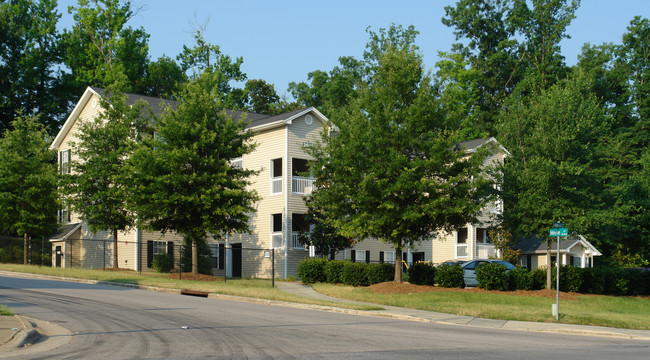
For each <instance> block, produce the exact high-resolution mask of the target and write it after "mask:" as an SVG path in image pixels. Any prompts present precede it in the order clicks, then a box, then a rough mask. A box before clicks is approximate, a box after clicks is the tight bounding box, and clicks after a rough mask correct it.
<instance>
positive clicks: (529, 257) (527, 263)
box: [526, 255, 532, 271]
mask: <svg viewBox="0 0 650 360" xmlns="http://www.w3.org/2000/svg"><path fill="white" fill-rule="evenodd" d="M531 260H532V256H530V255H526V268H527V269H528V271H530V270H531V269H532V266H531V264H530V262H531Z"/></svg>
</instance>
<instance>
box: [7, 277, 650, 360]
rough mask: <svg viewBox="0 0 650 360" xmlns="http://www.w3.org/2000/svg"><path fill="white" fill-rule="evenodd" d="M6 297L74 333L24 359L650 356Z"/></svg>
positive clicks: (402, 325)
mask: <svg viewBox="0 0 650 360" xmlns="http://www.w3.org/2000/svg"><path fill="white" fill-rule="evenodd" d="M0 303H2V304H6V305H8V306H10V307H11V308H12V309H13V310H14V311H15V312H16V313H18V314H21V315H25V316H29V317H32V318H36V319H41V320H45V321H50V322H55V323H57V324H59V325H61V326H63V327H65V328H67V329H69V330H71V331H72V332H74V336H73V337H72V339H71V341H69V343H67V344H66V345H64V346H61V347H59V348H57V349H54V350H50V351H47V352H41V353H29V354H28V353H25V354H21V355H18V354H20V352H17V353H15V354H16V355H18V356H16V357H15V358H24V359H136V358H137V359H170V358H171V359H231V358H235V359H244V358H246V359H267V358H279V359H294V358H296V359H339V358H340V359H351V358H353V359H402V358H404V359H589V360H598V359H626V360H629V359H648V358H649V357H650V343H648V342H645V341H631V340H619V339H610V338H595V337H585V336H567V335H554V334H539V333H526V332H510V331H504V330H490V329H484V328H472V327H468V326H454V325H440V324H431V323H423V322H409V321H401V320H392V319H385V318H375V317H368V316H355V315H348V314H340V313H330V312H323V311H314V310H304V309H295V308H286V307H280V306H272V305H260V304H250V303H242V302H234V301H226V300H217V299H205V298H197V297H190V296H182V295H174V294H167V293H157V292H151V291H144V290H135V289H129V288H122V287H114V286H105V285H86V284H79V283H72V282H65V281H56V280H42V279H29V278H17V277H16V278H13V277H6V276H0ZM66 342H67V341H66ZM20 351H22V350H20ZM12 355H14V354H13V353H12Z"/></svg>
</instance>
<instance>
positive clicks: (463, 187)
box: [311, 25, 487, 282]
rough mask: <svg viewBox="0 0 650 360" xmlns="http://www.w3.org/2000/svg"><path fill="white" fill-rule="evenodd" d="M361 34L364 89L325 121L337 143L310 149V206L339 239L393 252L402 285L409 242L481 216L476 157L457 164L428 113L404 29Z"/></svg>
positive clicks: (429, 98)
mask: <svg viewBox="0 0 650 360" xmlns="http://www.w3.org/2000/svg"><path fill="white" fill-rule="evenodd" d="M368 32H369V35H370V41H369V42H368V44H367V47H366V48H367V51H366V52H365V54H364V59H365V62H364V69H365V72H364V74H366V77H365V80H364V85H363V86H362V87H360V89H359V91H358V96H357V97H355V98H354V99H352V100H351V101H350V102H349V103H348V104H347V105H346V106H345V107H343V108H341V109H340V111H337V112H336V113H335V114H332V116H331V118H330V119H331V120H332V122H333V123H334V125H336V126H337V127H338V130H339V131H338V133H337V136H332V137H327V136H325V137H324V138H323V143H322V144H320V146H316V147H314V148H313V152H312V155H313V156H314V159H315V160H314V161H313V162H312V164H311V169H312V171H313V172H314V175H315V177H316V179H317V184H316V187H317V188H318V190H317V191H314V193H313V194H312V202H313V204H314V207H315V208H317V209H319V211H321V212H322V213H323V216H324V218H325V219H327V220H326V221H327V224H329V225H331V226H333V227H334V228H335V229H336V232H337V233H338V234H340V235H343V236H347V237H349V238H352V237H356V238H358V239H364V238H374V239H379V240H381V241H384V242H386V243H389V244H392V245H394V246H395V251H396V263H397V265H396V271H395V281H397V282H401V281H402V269H401V251H402V249H403V248H404V247H405V246H406V245H407V244H408V243H409V242H412V243H415V242H417V241H419V240H420V239H423V238H425V237H426V236H429V235H431V234H432V233H434V232H435V231H439V230H440V229H452V228H454V227H457V226H460V225H461V224H466V223H467V222H469V221H470V220H471V219H472V218H473V217H474V215H475V214H476V213H477V211H479V210H480V209H481V207H482V204H483V200H484V196H485V193H484V190H485V187H483V185H485V184H486V183H487V180H486V179H485V178H484V177H482V176H481V175H480V170H481V169H480V165H481V163H482V160H483V159H484V156H485V153H484V152H483V151H478V152H476V153H473V154H471V155H470V156H469V158H467V159H465V160H464V161H460V159H461V158H462V157H464V156H465V155H466V154H465V153H464V152H463V151H460V149H457V148H455V144H456V142H457V141H456V140H458V139H459V137H458V133H456V132H453V131H451V130H449V131H448V129H447V128H446V126H445V121H444V119H442V118H441V117H439V116H438V115H437V114H436V113H435V110H434V106H433V105H434V101H435V99H434V97H433V92H432V86H431V79H430V77H429V76H428V75H427V74H426V73H425V70H424V65H423V63H422V55H421V54H420V52H419V51H418V48H417V46H416V45H415V44H414V39H415V36H416V35H417V32H416V31H415V30H414V29H413V27H409V28H407V29H404V28H402V27H401V26H395V25H393V26H392V27H391V28H389V29H380V31H379V33H374V32H372V31H368Z"/></svg>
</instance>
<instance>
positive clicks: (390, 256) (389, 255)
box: [379, 251, 395, 264]
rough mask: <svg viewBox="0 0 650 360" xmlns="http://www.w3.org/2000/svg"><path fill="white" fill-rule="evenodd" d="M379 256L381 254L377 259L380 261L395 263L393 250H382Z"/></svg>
mask: <svg viewBox="0 0 650 360" xmlns="http://www.w3.org/2000/svg"><path fill="white" fill-rule="evenodd" d="M379 255H380V257H382V256H383V259H379V260H380V261H383V262H387V263H390V264H394V263H395V252H394V251H382V252H381V253H380V254H379Z"/></svg>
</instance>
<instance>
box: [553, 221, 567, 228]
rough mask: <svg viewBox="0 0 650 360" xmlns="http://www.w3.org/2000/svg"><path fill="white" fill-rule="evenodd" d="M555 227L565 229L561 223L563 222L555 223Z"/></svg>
mask: <svg viewBox="0 0 650 360" xmlns="http://www.w3.org/2000/svg"><path fill="white" fill-rule="evenodd" d="M553 227H554V228H563V227H564V224H563V223H561V222H554V223H553Z"/></svg>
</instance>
